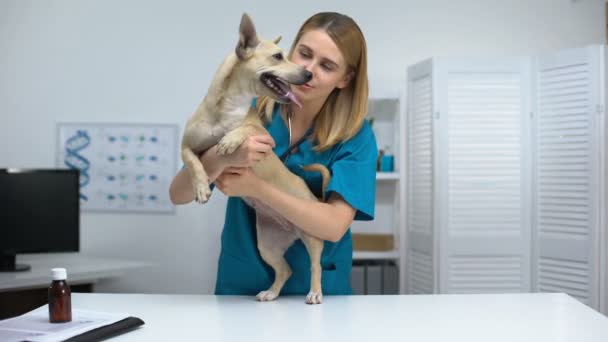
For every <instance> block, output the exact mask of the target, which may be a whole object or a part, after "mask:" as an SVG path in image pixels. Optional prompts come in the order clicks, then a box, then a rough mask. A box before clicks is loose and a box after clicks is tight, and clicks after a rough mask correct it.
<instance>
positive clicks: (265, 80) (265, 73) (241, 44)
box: [235, 14, 312, 105]
mask: <svg viewBox="0 0 608 342" xmlns="http://www.w3.org/2000/svg"><path fill="white" fill-rule="evenodd" d="M239 35H240V37H239V41H238V43H237V45H236V49H235V52H236V55H237V57H238V59H239V62H240V63H239V69H240V71H241V72H243V73H245V74H246V75H243V76H244V77H241V78H240V79H241V80H242V82H250V84H249V85H246V88H247V89H251V90H252V91H253V92H254V93H255V94H256V95H258V96H269V97H271V98H273V99H274V100H276V101H277V102H280V103H289V102H292V101H293V102H294V103H296V104H297V105H300V104H299V102H298V100H297V99H296V97H295V96H294V95H293V93H292V92H291V90H290V88H289V84H295V85H300V84H304V83H306V82H308V81H310V79H311V78H312V74H311V73H310V72H309V71H308V70H306V69H305V68H304V67H302V66H300V65H297V64H295V63H292V62H290V61H288V60H287V56H286V54H285V52H284V51H283V49H281V48H280V47H279V46H278V45H277V44H278V43H279V41H280V40H281V37H280V36H279V37H278V38H276V39H275V40H273V41H271V40H264V39H260V38H259V37H258V35H257V33H256V31H255V26H254V25H253V21H251V18H250V17H249V16H248V15H247V14H243V17H242V18H241V25H240V28H239Z"/></svg>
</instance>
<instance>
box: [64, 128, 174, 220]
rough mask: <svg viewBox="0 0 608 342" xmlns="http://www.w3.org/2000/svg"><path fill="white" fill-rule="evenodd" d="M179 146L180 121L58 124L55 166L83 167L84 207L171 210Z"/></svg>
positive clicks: (82, 201)
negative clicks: (170, 122)
mask: <svg viewBox="0 0 608 342" xmlns="http://www.w3.org/2000/svg"><path fill="white" fill-rule="evenodd" d="M177 151H178V144H177V125H168V124H106V123H104V124H100V123H90V124H88V123H60V124H58V126H57V167H59V168H70V169H78V170H80V208H81V210H83V211H108V212H158V213H173V212H174V208H175V207H174V205H173V204H171V202H170V200H169V194H168V189H169V184H170V182H171V179H172V178H173V176H174V175H175V171H176V162H177V154H176V153H177Z"/></svg>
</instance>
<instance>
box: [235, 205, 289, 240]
mask: <svg viewBox="0 0 608 342" xmlns="http://www.w3.org/2000/svg"><path fill="white" fill-rule="evenodd" d="M244 200H245V202H246V203H247V204H248V205H249V206H250V207H252V208H253V209H254V210H255V213H256V215H257V216H258V218H259V219H260V221H262V222H267V223H269V225H271V226H272V227H275V228H277V229H283V230H286V231H293V232H294V233H295V234H298V229H297V227H296V226H295V225H294V224H293V223H291V222H289V221H288V220H287V219H285V218H284V217H283V216H282V215H281V214H279V213H278V212H277V211H276V210H274V209H273V208H271V207H269V206H268V205H266V204H264V203H263V202H262V201H259V200H256V199H253V198H248V197H246V198H244Z"/></svg>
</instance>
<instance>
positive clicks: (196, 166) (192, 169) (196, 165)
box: [182, 147, 211, 203]
mask: <svg viewBox="0 0 608 342" xmlns="http://www.w3.org/2000/svg"><path fill="white" fill-rule="evenodd" d="M182 160H183V162H184V163H185V164H186V167H187V168H188V172H189V173H190V179H191V180H192V186H193V188H194V199H195V200H196V201H197V202H199V203H205V202H207V201H208V200H209V196H211V189H210V188H209V177H208V176H207V172H205V169H204V168H203V164H202V163H201V161H200V159H199V158H198V156H197V155H196V154H195V153H194V152H193V151H192V150H191V149H190V148H188V147H182Z"/></svg>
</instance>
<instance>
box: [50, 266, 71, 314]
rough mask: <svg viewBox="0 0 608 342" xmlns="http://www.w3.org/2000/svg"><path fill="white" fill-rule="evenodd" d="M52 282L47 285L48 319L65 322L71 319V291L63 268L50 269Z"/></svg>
mask: <svg viewBox="0 0 608 342" xmlns="http://www.w3.org/2000/svg"><path fill="white" fill-rule="evenodd" d="M51 274H52V276H53V282H52V283H51V286H49V321H50V322H51V323H65V322H70V321H72V291H71V290H70V286H69V285H68V283H67V282H66V279H67V272H66V270H65V268H53V269H52V270H51Z"/></svg>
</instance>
